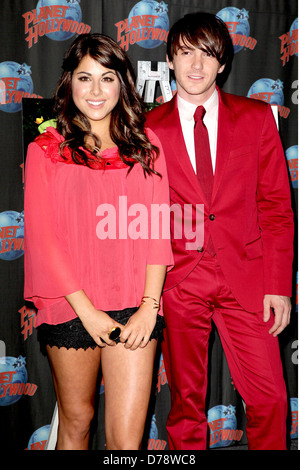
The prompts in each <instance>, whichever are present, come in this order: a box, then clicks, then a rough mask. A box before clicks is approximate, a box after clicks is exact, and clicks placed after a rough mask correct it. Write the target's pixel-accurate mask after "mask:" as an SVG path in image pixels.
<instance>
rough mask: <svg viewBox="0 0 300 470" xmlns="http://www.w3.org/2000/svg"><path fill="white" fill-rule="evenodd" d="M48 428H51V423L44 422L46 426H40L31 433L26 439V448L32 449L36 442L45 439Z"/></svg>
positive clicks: (47, 434)
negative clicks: (27, 439)
mask: <svg viewBox="0 0 300 470" xmlns="http://www.w3.org/2000/svg"><path fill="white" fill-rule="evenodd" d="M50 428H51V425H50V424H46V426H42V427H41V428H39V429H37V430H36V431H34V433H33V434H32V435H31V437H30V439H29V441H28V446H27V450H34V449H35V447H36V446H35V444H36V443H38V442H44V441H47V439H48V436H49V432H50Z"/></svg>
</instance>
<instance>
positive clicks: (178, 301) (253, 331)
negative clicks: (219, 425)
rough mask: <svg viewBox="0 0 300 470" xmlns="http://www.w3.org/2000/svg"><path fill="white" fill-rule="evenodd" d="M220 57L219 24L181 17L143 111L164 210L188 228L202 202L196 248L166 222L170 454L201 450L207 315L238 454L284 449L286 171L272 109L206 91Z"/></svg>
mask: <svg viewBox="0 0 300 470" xmlns="http://www.w3.org/2000/svg"><path fill="white" fill-rule="evenodd" d="M230 57H232V42H231V39H230V35H229V33H228V30H227V28H226V25H225V24H224V23H223V22H222V21H221V20H220V19H218V18H217V17H215V16H214V15H211V14H208V13H195V14H188V15H186V16H185V17H184V18H182V19H180V20H179V21H178V22H177V23H175V24H174V26H173V27H172V28H171V30H170V32H169V37H168V44H167V62H168V65H169V67H170V69H171V70H173V71H174V74H175V79H176V83H177V94H176V95H175V96H174V97H173V99H172V100H171V101H170V102H167V103H164V104H163V105H161V106H159V107H158V108H155V109H154V110H152V111H151V112H150V113H148V115H147V124H148V126H149V127H151V128H152V129H153V130H154V131H155V133H156V134H157V135H158V137H159V138H160V140H161V142H162V144H163V147H164V152H165V155H166V160H167V167H168V175H169V181H170V195H171V205H172V206H173V204H174V207H175V205H176V207H178V205H180V207H181V208H182V213H184V211H183V209H184V207H185V205H186V204H190V205H191V204H192V205H193V214H192V217H193V221H191V220H190V221H189V222H190V223H192V222H193V223H194V222H195V219H194V217H195V216H196V209H195V207H196V205H197V204H200V205H201V204H203V205H204V242H203V243H202V244H201V245H199V246H197V248H196V249H195V248H194V247H193V245H192V244H191V243H190V241H191V240H190V235H189V234H186V233H185V231H183V232H184V233H183V236H182V237H181V238H180V237H178V233H177V236H176V237H175V236H174V232H175V229H176V222H174V223H172V231H173V240H172V243H173V250H174V258H175V267H174V268H173V270H171V271H170V272H169V273H168V275H167V279H166V284H165V292H164V297H163V300H164V314H165V320H166V337H165V341H164V343H163V354H164V360H165V367H166V372H167V376H168V381H169V384H170V389H171V411H170V414H169V417H168V422H167V431H168V437H169V445H170V448H171V449H177V450H179V449H182V450H187V449H190V450H192V449H206V446H207V442H206V441H207V421H206V417H205V396H206V388H207V362H208V340H209V335H210V332H211V320H213V321H214V323H215V325H216V327H217V329H218V332H219V335H220V338H221V341H222V345H223V348H224V351H225V354H226V357H227V361H228V365H229V368H230V372H231V376H232V378H233V381H234V385H235V387H236V388H237V390H238V391H239V393H240V394H241V396H242V398H243V399H244V401H245V404H246V415H247V438H248V448H249V449H256V450H258V449H268V450H270V449H278V450H279V449H286V416H287V399H286V389H285V384H284V380H283V373H282V364H281V360H280V352H279V346H278V338H277V336H278V334H279V333H280V332H281V331H282V330H283V329H284V328H285V327H286V326H287V325H288V323H289V321H290V311H291V302H290V296H291V284H292V259H293V213H292V209H291V203H290V188H289V182H288V173H287V168H286V162H285V157H284V153H283V149H282V145H281V142H280V138H279V134H278V131H277V127H276V124H275V120H274V118H273V114H272V110H271V107H270V106H269V105H267V104H266V103H263V102H261V101H256V100H252V99H248V98H245V97H238V96H234V95H231V94H227V93H224V92H223V91H221V90H220V89H219V88H218V86H217V85H216V79H217V77H218V76H219V74H221V73H222V72H223V71H224V69H225V68H226V65H227V64H228V63H229V62H230ZM201 106H204V108H205V115H204V118H203V122H204V126H202V127H201V125H202V123H201V117H200V118H199V117H198V112H200V110H201ZM198 107H199V109H198V111H197V112H196V109H197V108H198ZM194 113H195V117H194ZM199 120H200V121H199ZM198 124H199V126H200V128H199V126H198ZM206 129H207V130H208V134H209V144H208V145H209V147H208V150H207V151H206V150H205V149H206V142H207V141H208V140H207V135H206V136H205V132H206ZM194 132H195V135H194ZM200 138H201V139H204V140H202V141H201V142H200V151H199V144H198V140H199V139H200ZM205 139H206V140H205ZM209 154H210V155H209ZM205 155H208V157H209V159H208V161H207V162H206V163H205ZM209 172H210V173H209ZM203 175H204V180H202V179H201V177H202V176H203ZM185 213H187V212H185ZM186 217H187V216H186ZM185 222H187V221H186V220H185ZM193 227H194V225H193Z"/></svg>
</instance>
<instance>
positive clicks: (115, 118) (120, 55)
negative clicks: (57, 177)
mask: <svg viewBox="0 0 300 470" xmlns="http://www.w3.org/2000/svg"><path fill="white" fill-rule="evenodd" d="M87 55H88V56H90V57H91V58H92V59H94V60H96V61H97V62H99V63H100V64H101V65H102V66H103V67H106V68H108V69H112V70H114V71H115V72H116V73H117V76H118V78H119V80H120V85H121V86H120V98H119V101H118V103H117V105H116V107H115V108H114V109H113V111H112V114H111V122H110V137H111V139H112V140H113V142H114V143H115V144H116V145H117V147H118V149H119V155H120V158H121V159H122V160H123V162H125V163H126V164H127V165H128V166H129V170H130V169H131V168H132V167H133V165H134V163H135V162H138V163H140V164H141V165H142V167H143V169H144V173H148V174H151V173H156V171H155V170H154V168H153V163H154V159H155V158H156V157H157V156H158V152H159V151H158V148H157V147H155V146H154V145H152V144H151V142H150V140H149V138H148V136H147V135H146V133H145V130H144V123H145V117H144V114H143V111H144V109H143V102H142V99H141V97H140V96H139V94H138V93H137V91H136V89H135V74H134V70H133V67H132V65H131V62H130V61H129V59H128V57H127V55H126V53H125V52H124V51H123V49H121V47H120V46H119V45H118V44H117V43H116V42H115V41H114V40H113V39H111V38H110V37H108V36H106V35H103V34H84V35H81V36H78V38H77V39H76V40H75V41H74V42H73V44H72V45H71V47H70V48H69V50H68V51H67V53H66V56H65V59H64V62H63V73H62V75H61V78H60V81H59V83H58V87H57V89H56V92H55V95H54V100H55V104H54V111H55V114H56V118H57V130H58V132H59V133H60V134H61V135H62V136H63V137H64V138H65V141H64V142H63V143H62V144H61V153H62V155H63V148H64V147H65V146H68V148H69V149H70V150H71V153H72V158H73V161H74V162H75V163H78V164H80V163H82V162H84V164H86V165H87V166H89V157H88V155H87V153H86V152H84V151H83V150H82V149H80V147H82V148H83V149H85V150H88V151H89V152H90V151H91V146H90V145H88V144H87V140H88V138H89V142H90V140H91V139H92V140H93V141H94V143H95V146H94V147H95V151H94V153H95V155H96V153H97V149H101V142H100V141H99V139H98V138H97V136H96V135H94V134H93V133H92V130H91V126H90V123H89V121H88V119H87V118H86V117H85V116H84V115H83V114H82V113H81V112H80V111H79V110H78V108H77V107H76V106H75V104H74V102H73V99H72V92H71V81H72V74H73V71H74V70H75V69H76V68H77V67H78V65H79V63H80V62H81V60H82V59H83V58H84V57H85V56H87ZM92 151H93V149H92ZM94 158H95V157H94ZM100 158H101V157H100ZM132 159H133V160H134V161H132Z"/></svg>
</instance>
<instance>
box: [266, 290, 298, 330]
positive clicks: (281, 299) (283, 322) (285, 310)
mask: <svg viewBox="0 0 300 470" xmlns="http://www.w3.org/2000/svg"><path fill="white" fill-rule="evenodd" d="M271 309H273V312H274V317H275V320H274V324H273V326H272V328H271V329H270V330H269V333H270V334H273V336H277V335H279V333H281V332H282V331H283V330H284V328H285V327H286V326H287V325H288V324H289V323H290V318H291V309H292V305H291V299H290V298H289V297H285V296H283V295H265V297H264V322H267V321H269V320H270V316H271Z"/></svg>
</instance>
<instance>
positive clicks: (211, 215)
mask: <svg viewBox="0 0 300 470" xmlns="http://www.w3.org/2000/svg"><path fill="white" fill-rule="evenodd" d="M208 218H209V220H215V218H216V216H215V215H214V214H210V216H209V217H208Z"/></svg>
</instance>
